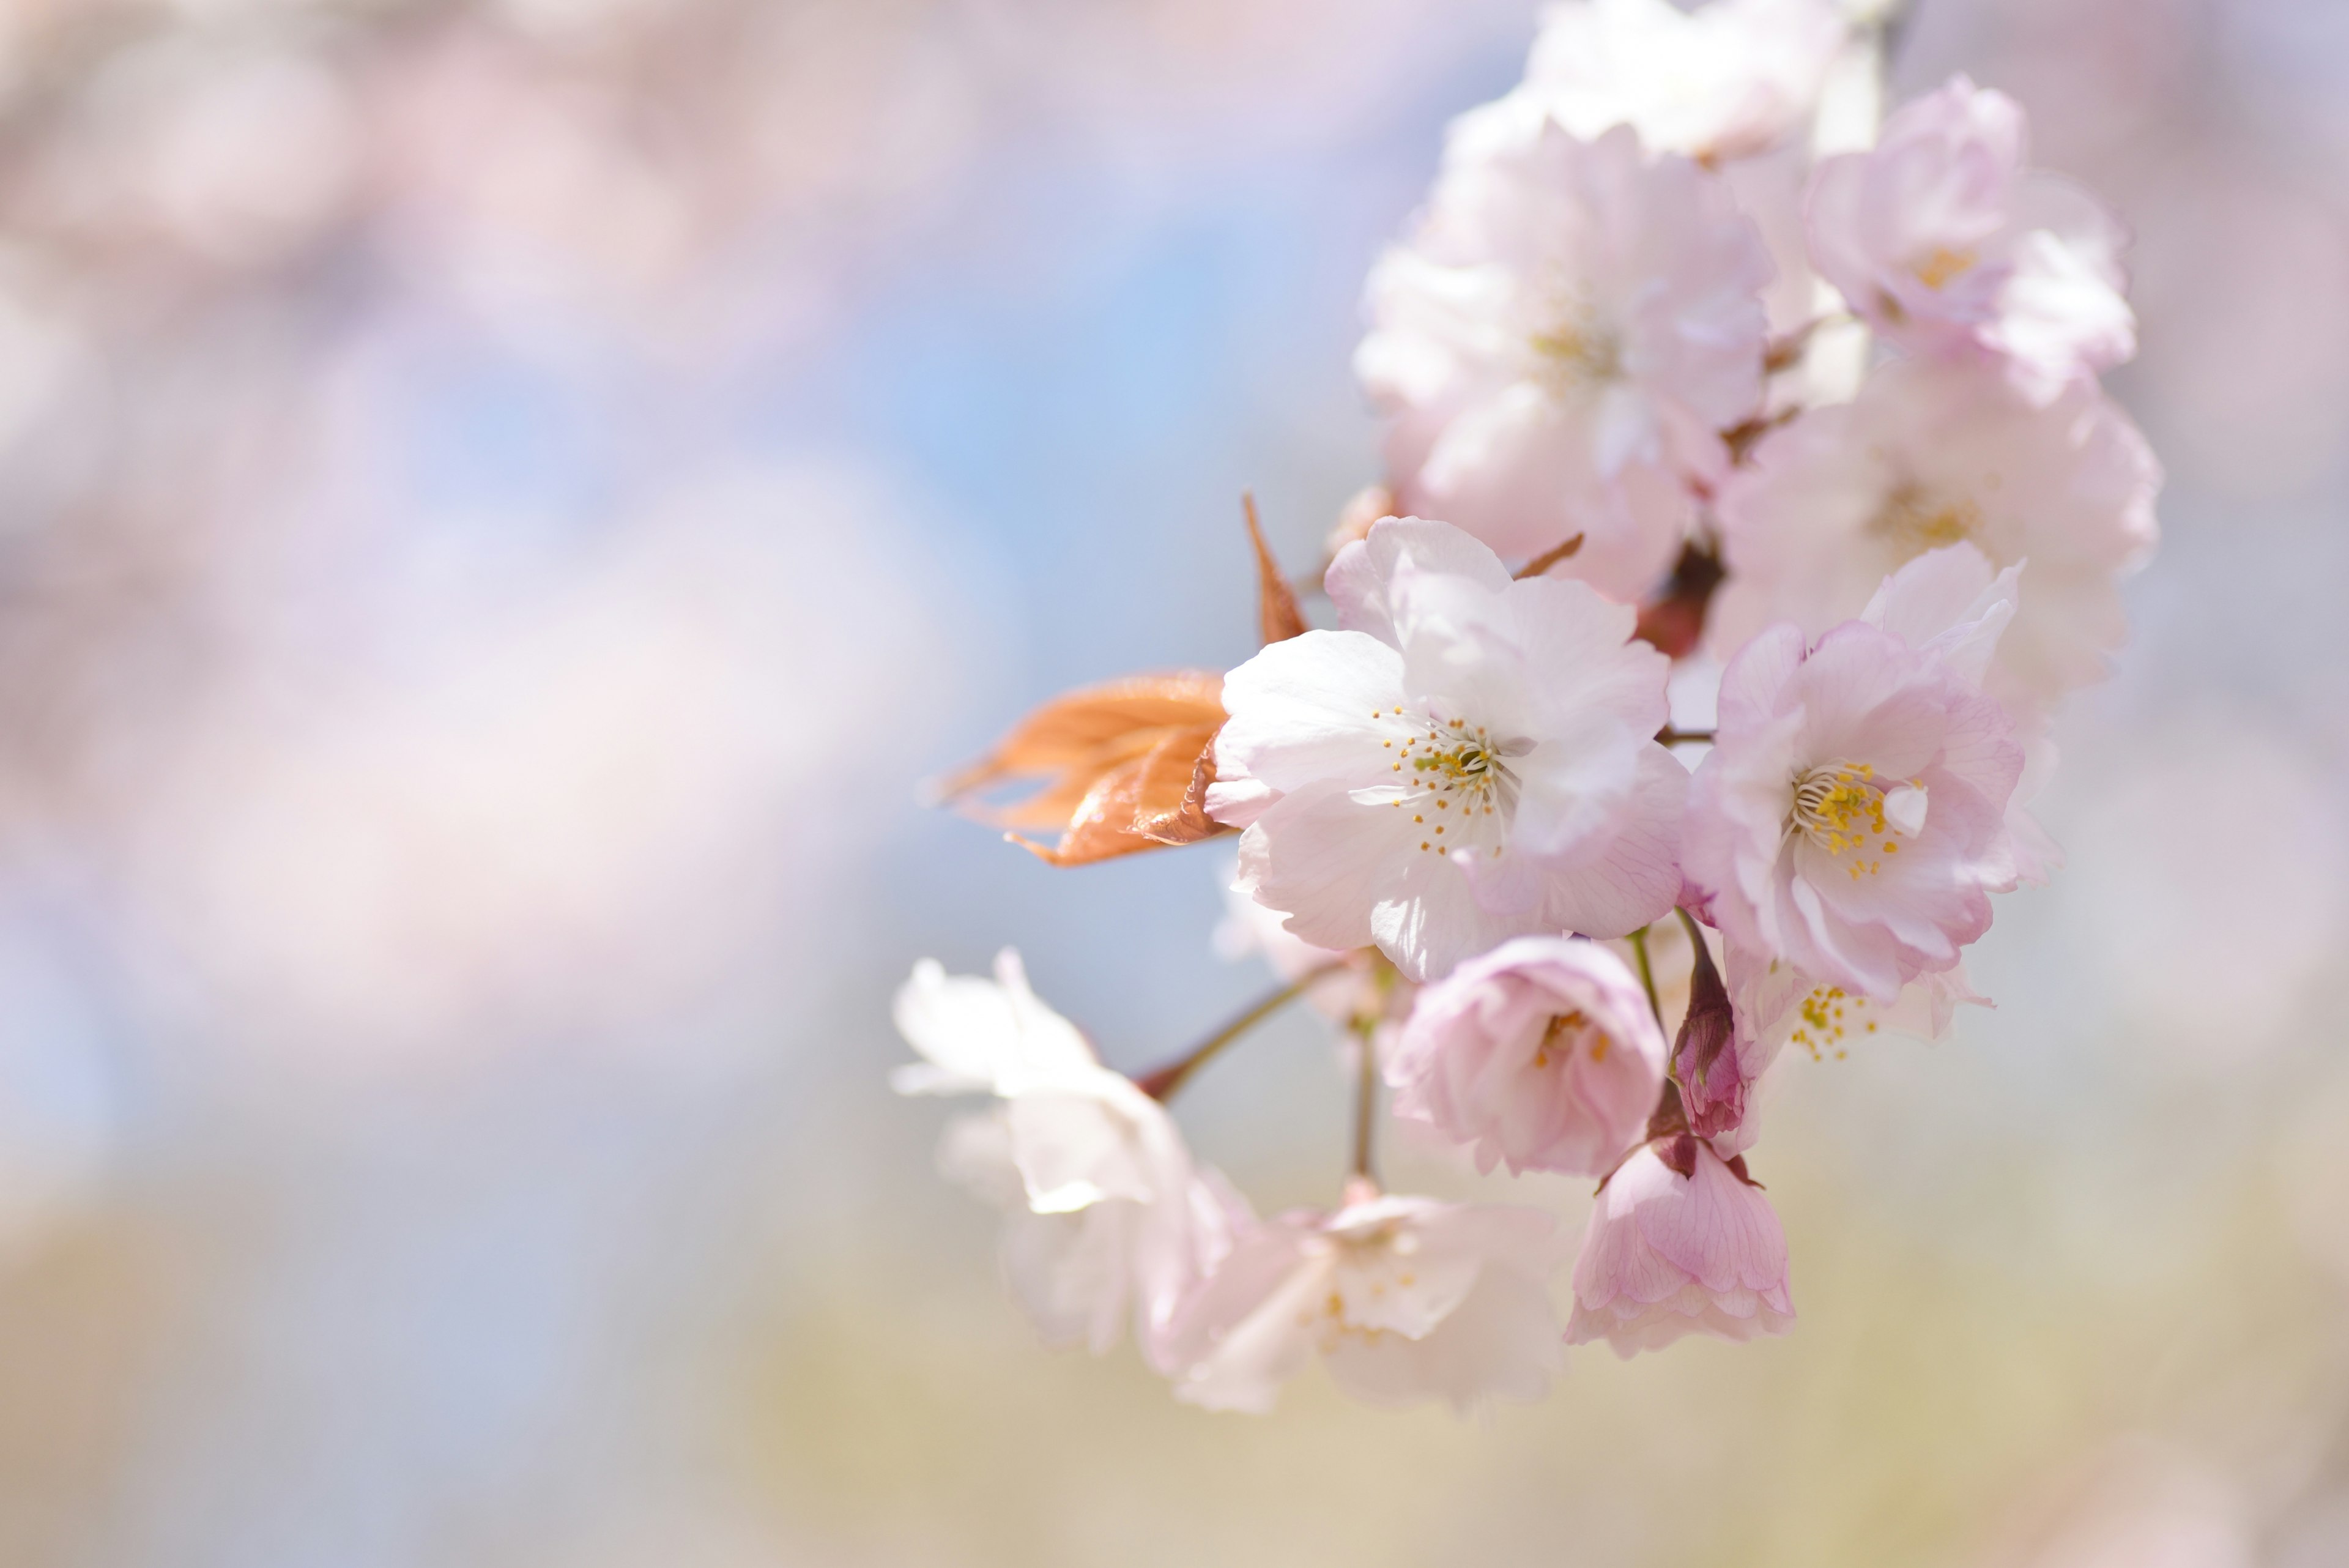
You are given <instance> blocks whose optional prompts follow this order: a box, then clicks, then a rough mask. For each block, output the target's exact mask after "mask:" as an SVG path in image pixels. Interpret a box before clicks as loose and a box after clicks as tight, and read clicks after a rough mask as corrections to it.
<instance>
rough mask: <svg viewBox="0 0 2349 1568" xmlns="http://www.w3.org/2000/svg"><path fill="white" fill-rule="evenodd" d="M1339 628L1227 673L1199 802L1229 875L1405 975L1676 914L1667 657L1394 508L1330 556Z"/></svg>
mask: <svg viewBox="0 0 2349 1568" xmlns="http://www.w3.org/2000/svg"><path fill="white" fill-rule="evenodd" d="M1328 587H1329V590H1330V597H1331V599H1332V601H1333V602H1334V603H1335V604H1336V606H1337V607H1338V612H1339V618H1340V626H1341V629H1340V630H1336V631H1309V632H1307V633H1306V634H1305V635H1304V636H1302V637H1298V638H1292V639H1288V641H1285V642H1278V643H1274V644H1273V645H1272V646H1270V647H1268V648H1267V649H1264V650H1263V651H1262V652H1261V653H1258V654H1257V656H1256V657H1255V658H1254V659H1250V660H1248V662H1247V663H1246V664H1244V665H1242V666H1240V667H1239V668H1238V669H1237V670H1234V671H1232V672H1231V674H1230V675H1229V676H1228V677H1227V678H1226V680H1225V683H1224V702H1225V706H1226V708H1227V709H1228V710H1229V711H1230V713H1231V717H1230V719H1229V720H1228V721H1227V722H1226V724H1225V726H1224V729H1223V732H1222V733H1221V735H1220V736H1219V737H1218V738H1217V741H1216V778H1217V783H1216V785H1215V787H1214V788H1213V789H1212V790H1210V791H1209V792H1208V795H1207V809H1208V810H1209V812H1210V813H1212V814H1213V815H1215V816H1216V818H1217V819H1218V820H1220V821H1224V822H1227V823H1232V824H1234V825H1236V826H1245V827H1246V828H1247V832H1246V833H1245V834H1244V835H1243V836H1242V837H1241V840H1240V851H1239V886H1240V887H1241V888H1244V889H1245V890H1247V892H1248V893H1249V894H1250V895H1251V896H1252V897H1254V898H1256V899H1257V902H1259V903H1262V904H1264V905H1266V906H1267V907H1268V908H1270V909H1277V910H1279V911H1280V912H1281V913H1283V914H1284V915H1286V916H1287V917H1288V919H1287V929H1288V931H1289V932H1290V933H1291V934H1293V935H1295V936H1297V937H1299V938H1300V939H1302V940H1305V941H1308V942H1310V943H1312V944H1314V945H1315V946H1318V947H1324V948H1331V949H1340V950H1342V949H1347V948H1356V947H1363V946H1368V945H1371V944H1372V943H1375V944H1376V945H1377V946H1378V947H1379V948H1380V949H1381V950H1383V951H1384V952H1385V953H1386V954H1387V956H1388V957H1389V958H1390V959H1392V961H1394V963H1395V966H1396V967H1397V968H1398V969H1400V970H1402V971H1403V973H1404V974H1405V975H1407V976H1409V977H1410V978H1412V979H1413V980H1429V979H1433V978H1437V977H1440V976H1441V975H1443V974H1444V973H1446V972H1448V971H1450V970H1451V969H1452V968H1453V966H1454V965H1455V964H1457V963H1458V962H1460V961H1462V960H1463V959H1465V958H1468V957H1471V956H1472V955H1474V954H1475V953H1479V952H1482V951H1484V950H1486V949H1488V948H1491V947H1493V946H1494V945H1495V943H1497V942H1499V941H1501V940H1505V939H1506V938H1508V937H1511V936H1517V935H1524V934H1528V933H1532V932H1537V931H1552V932H1556V931H1565V930H1573V931H1580V932H1582V933H1584V934H1586V935H1593V936H1619V935H1621V934H1622V933H1624V932H1626V931H1629V930H1631V929H1635V928H1637V927H1640V926H1641V925H1644V924H1646V923H1647V922H1648V921H1650V920H1652V919H1655V918H1656V917H1657V916H1659V915H1661V914H1662V913H1663V912H1664V911H1665V910H1667V909H1670V908H1671V904H1672V899H1673V898H1674V896H1675V895H1676V894H1677V893H1678V891H1679V889H1680V879H1681V878H1680V869H1679V866H1678V863H1677V859H1676V857H1675V854H1674V842H1675V839H1676V836H1677V832H1678V822H1679V812H1680V807H1681V803H1682V799H1683V797H1684V794H1685V790H1686V786H1687V774H1685V773H1684V772H1683V771H1682V768H1681V765H1680V763H1677V762H1675V761H1674V760H1673V759H1672V757H1671V754H1670V753H1668V752H1666V751H1665V750H1664V749H1663V748H1662V747H1661V746H1659V745H1657V744H1656V743H1655V742H1654V740H1653V736H1654V735H1655V733H1656V732H1657V730H1658V729H1659V728H1660V727H1661V725H1662V723H1663V722H1664V717H1665V702H1664V678H1665V674H1666V672H1667V669H1668V661H1667V660H1666V659H1664V657H1663V656H1662V655H1661V654H1660V653H1658V652H1657V651H1656V650H1655V649H1652V648H1649V647H1647V646H1646V645H1645V644H1639V643H1633V642H1631V641H1630V633H1631V628H1632V621H1633V615H1632V611H1631V610H1630V608H1629V607H1625V606H1619V605H1614V604H1610V603H1609V602H1608V601H1607V600H1605V599H1603V598H1601V597H1599V595H1598V594H1596V593H1595V592H1593V591H1592V590H1591V589H1590V588H1589V587H1588V586H1587V585H1584V584H1581V583H1576V582H1571V581H1565V580H1560V579H1555V578H1537V579H1533V580H1529V581H1526V582H1516V581H1512V580H1511V578H1510V576H1509V575H1508V573H1507V571H1506V569H1505V568H1504V567H1503V566H1501V563H1500V561H1499V560H1498V559H1497V558H1496V557H1495V556H1494V555H1493V553H1492V552H1491V551H1490V550H1487V549H1485V547H1484V546H1483V545H1478V544H1477V543H1476V542H1475V540H1473V539H1470V538H1469V537H1468V536H1467V535H1464V534H1462V533H1461V532H1460V531H1459V530H1457V529H1455V528H1452V527H1449V526H1447V525H1446V524H1441V523H1432V522H1423V521H1421V520H1420V519H1417V518H1390V519H1387V520H1385V521H1383V522H1381V523H1379V524H1376V525H1375V526H1373V527H1372V528H1371V533H1370V535H1369V536H1368V537H1367V538H1366V539H1363V540H1361V541H1358V542H1357V543H1355V544H1353V545H1348V546H1347V547H1346V548H1345V549H1344V550H1342V551H1340V553H1339V556H1338V558H1337V560H1336V561H1335V562H1334V563H1332V565H1331V566H1330V572H1329V577H1328Z"/></svg>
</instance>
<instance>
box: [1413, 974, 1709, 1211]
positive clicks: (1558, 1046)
mask: <svg viewBox="0 0 2349 1568" xmlns="http://www.w3.org/2000/svg"><path fill="white" fill-rule="evenodd" d="M1386 1077H1387V1082H1388V1083H1389V1084H1390V1085H1392V1086H1393V1088H1394V1090H1395V1096H1394V1113H1395V1115H1397V1116H1402V1117H1404V1118H1405V1119H1407V1120H1413V1121H1419V1122H1424V1123H1426V1124H1427V1125H1428V1126H1430V1127H1434V1128H1435V1129H1436V1130H1437V1131H1439V1132H1442V1133H1444V1134H1445V1135H1447V1136H1448V1137H1453V1138H1455V1139H1457V1140H1459V1141H1460V1142H1462V1143H1464V1144H1473V1145H1474V1146H1475V1158H1476V1168H1478V1169H1479V1170H1484V1171H1489V1170H1491V1169H1492V1168H1493V1167H1494V1166H1495V1164H1500V1163H1506V1164H1507V1166H1508V1168H1509V1169H1510V1170H1511V1171H1513V1172H1515V1171H1523V1170H1557V1171H1565V1172H1568V1174H1572V1175H1578V1176H1600V1175H1604V1174H1605V1173H1606V1172H1607V1171H1608V1170H1609V1169H1610V1168H1613V1166H1614V1164H1615V1162H1616V1161H1617V1160H1619V1159H1620V1158H1622V1156H1623V1152H1624V1151H1625V1150H1626V1149H1628V1148H1630V1147H1631V1146H1632V1144H1634V1143H1636V1142H1638V1141H1639V1137H1640V1131H1641V1129H1642V1128H1644V1127H1646V1126H1647V1122H1648V1113H1649V1112H1650V1111H1651V1110H1652V1109H1654V1107H1655V1104H1656V1093H1657V1091H1658V1090H1659V1089H1660V1088H1661V1087H1662V1086H1663V1081H1664V1037H1663V1032H1662V1031H1661V1029H1660V1028H1659V1027H1658V1026H1657V1023H1656V1020H1655V1017H1654V1015H1653V1014H1652V1013H1651V1012H1650V1011H1649V1009H1648V999H1647V997H1646V996H1645V994H1643V993H1642V992H1641V991H1640V982H1639V981H1638V980H1637V979H1635V978H1634V977H1633V976H1632V974H1631V971H1630V970H1628V969H1626V968H1624V967H1623V962H1622V961H1621V960H1620V959H1618V958H1617V957H1616V956H1615V955H1614V954H1613V953H1610V952H1609V951H1608V950H1606V949H1604V948H1602V947H1599V945H1598V944H1596V943H1595V942H1590V941H1587V940H1580V939H1576V938H1566V937H1519V938H1517V939H1516V940H1514V941H1508V942H1504V943H1503V944H1502V945H1501V946H1499V947H1497V948H1495V949H1494V950H1492V951H1491V952H1489V953H1485V954H1484V955H1483V956H1482V957H1479V958H1474V959H1470V960H1469V961H1467V962H1465V963H1464V964H1462V965H1461V966H1460V967H1459V968H1458V969H1455V970H1454V971H1452V972H1451V974H1449V975H1448V976H1446V977H1445V978H1444V980H1442V981H1438V982H1437V983H1435V984H1434V985H1432V986H1430V987H1428V988H1427V989H1426V990H1424V991H1423V992H1421V993H1420V996H1419V1001H1418V1002H1417V1004H1416V1005H1415V1006H1414V1007H1413V1009H1412V1014H1411V1018H1410V1020H1409V1022H1407V1023H1405V1024H1404V1025H1403V1029H1402V1035H1401V1037H1400V1038H1399V1039H1398V1041H1397V1042H1396V1047H1395V1050H1394V1053H1393V1054H1392V1056H1390V1057H1389V1059H1388V1061H1387V1066H1386Z"/></svg>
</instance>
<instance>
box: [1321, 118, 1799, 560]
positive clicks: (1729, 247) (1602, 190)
mask: <svg viewBox="0 0 2349 1568" xmlns="http://www.w3.org/2000/svg"><path fill="white" fill-rule="evenodd" d="M1770 275H1771V267H1770V260H1769V256H1768V254H1767V253H1766V252H1765V251H1764V248H1763V244H1762V241H1761V238H1760V236H1759V235H1758V234H1755V233H1754V227H1753V225H1752V224H1751V223H1748V222H1747V221H1746V220H1745V219H1744V217H1742V216H1741V215H1740V214H1739V213H1737V211H1736V209H1735V207H1734V205H1733V203H1732V202H1731V201H1730V198H1729V195H1728V193H1727V192H1725V191H1724V190H1723V188H1722V187H1721V185H1720V183H1719V182H1718V181H1717V180H1716V179H1715V178H1714V177H1713V176H1712V175H1711V174H1709V173H1707V172H1706V171H1703V170H1702V169H1700V168H1698V167H1697V166H1696V165H1695V164H1693V163H1692V162H1690V161H1688V160H1686V159H1683V158H1678V157H1672V156H1669V155H1668V156H1662V157H1651V156H1649V155H1648V154H1647V153H1646V152H1644V151H1642V150H1641V148H1640V139H1639V136H1638V134H1637V133H1636V132H1634V131H1632V130H1630V129H1628V128H1623V129H1619V130H1612V131H1609V132H1608V133H1607V134H1605V135H1604V136H1601V137H1599V139H1598V140H1595V141H1580V140H1576V139H1575V138H1574V137H1572V136H1569V135H1568V134H1567V133H1566V132H1565V131H1564V130H1559V129H1558V128H1557V126H1555V125H1547V126H1545V127H1544V128H1543V129H1542V130H1541V131H1540V132H1539V133H1538V134H1537V135H1536V136H1535V137H1533V138H1532V139H1530V140H1528V141H1527V142H1526V144H1525V145H1524V146H1522V147H1515V148H1507V149H1500V150H1496V151H1494V152H1493V154H1492V155H1491V156H1490V157H1488V158H1484V159H1479V160H1474V161H1464V162H1459V163H1456V164H1455V165H1454V167H1452V168H1450V169H1448V170H1447V171H1445V173H1444V176H1443V178H1442V179H1441V181H1440V182H1438V185H1437V188H1436V190H1435V192H1434V194H1433V197H1432V198H1431V201H1430V203H1429V208H1428V211H1427V213H1426V215H1425V217H1424V218H1423V221H1422V223H1421V226H1420V229H1419V233H1418V234H1417V236H1416V237H1415V239H1414V240H1413V243H1412V244H1410V245H1408V246H1406V247H1403V248H1401V249H1398V250H1395V251H1392V252H1390V253H1389V254H1387V255H1386V256H1385V257H1384V258H1383V259H1382V260H1381V262H1380V263H1379V265H1377V267H1376V268H1375V269H1374V270H1373V271H1372V273H1371V281H1370V286H1369V308H1370V313H1371V322H1372V326H1371V333H1370V335H1369V337H1366V338H1365V339H1364V340H1363V342H1362V345H1361V349H1360V351H1359V352H1358V353H1357V355H1356V357H1355V368H1356V369H1357V371H1358V372H1359V373H1360V375H1361V379H1362V381H1363V384H1364V386H1365V387H1366V388H1368V389H1369V391H1370V393H1371V399H1372V400H1373V401H1374V402H1376V403H1377V404H1378V406H1379V407H1380V409H1381V410H1382V411H1383V412H1385V413H1386V414H1387V415H1388V416H1389V417H1390V422H1389V426H1388V432H1387V441H1386V458H1387V473H1388V483H1390V484H1391V485H1392V488H1393V491H1394V493H1395V495H1396V498H1397V504H1398V505H1399V506H1401V507H1406V508H1409V509H1412V510H1414V511H1418V512H1423V513H1425V514H1429V515H1432V516H1442V517H1445V518H1449V519H1450V520H1452V521H1453V522H1454V523H1455V524H1458V525H1459V526H1460V527H1462V528H1464V529H1465V530H1467V531H1468V532H1469V533H1471V534H1473V535H1475V536H1476V537H1478V538H1479V539H1482V540H1483V541H1485V543H1486V544H1487V545H1491V546H1492V547H1493V548H1494V549H1495V550H1496V551H1498V552H1500V553H1501V554H1502V555H1505V556H1512V557H1517V558H1523V557H1527V556H1536V555H1538V554H1540V553H1542V552H1544V551H1547V550H1548V549H1550V548H1552V547H1553V546H1556V545H1560V544H1562V543H1564V542H1565V541H1566V540H1568V539H1569V538H1571V537H1573V536H1575V535H1581V536H1582V540H1583V543H1582V545H1581V547H1580V549H1579V551H1578V553H1577V554H1576V555H1575V556H1573V557H1572V558H1571V559H1570V560H1568V561H1566V562H1565V563H1563V564H1562V565H1561V566H1560V567H1559V568H1558V569H1559V570H1560V571H1562V572H1564V573H1566V574H1568V575H1570V576H1579V577H1581V578H1583V579H1584V580H1586V581H1588V582H1590V583H1592V584H1595V585H1597V586H1598V587H1600V588H1601V589H1602V590H1603V591H1605V592H1607V593H1608V594H1609V595H1610V596H1612V597H1618V598H1636V597H1639V596H1640V594H1642V593H1644V592H1645V591H1646V590H1647V589H1648V588H1649V587H1651V586H1652V585H1653V584H1654V582H1655V580H1656V579H1657V578H1658V577H1659V576H1661V575H1662V573H1663V571H1664V570H1665V568H1666V567H1668V566H1670V565H1671V561H1672V557H1673V556H1674V554H1675V553H1676V551H1677V550H1678V548H1679V546H1680V543H1681V539H1682V535H1683V534H1684V532H1685V531H1686V527H1687V524H1688V522H1689V519H1690V516H1691V513H1692V503H1691V501H1690V498H1689V494H1688V492H1687V487H1686V483H1685V481H1686V479H1687V477H1688V476H1690V475H1692V474H1695V475H1702V476H1711V475H1714V474H1717V473H1718V472H1721V470H1722V468H1723V465H1724V462H1725V456H1724V449H1723V445H1722V441H1721V438H1720V435H1719V432H1720V431H1723V430H1725V429H1728V428H1729V427H1731V426H1733V425H1735V424H1737V423H1738V422H1739V421H1742V420H1744V419H1745V418H1746V417H1747V416H1748V415H1750V414H1752V413H1753V412H1754V410H1756V409H1757V408H1759V406H1760V404H1761V400H1762V382H1763V372H1762V360H1763V354H1764V347H1765V345H1764V338H1765V336H1766V330H1767V328H1766V323H1765V320H1764V311H1763V306H1762V301H1761V291H1762V289H1763V287H1764V285H1766V284H1767V283H1768V282H1769V280H1770Z"/></svg>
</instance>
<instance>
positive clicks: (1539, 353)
mask: <svg viewBox="0 0 2349 1568" xmlns="http://www.w3.org/2000/svg"><path fill="white" fill-rule="evenodd" d="M1534 319H1535V320H1536V321H1537V322H1539V323H1540V324H1541V325H1540V326H1539V327H1537V330H1535V331H1534V332H1533V333H1532V334H1531V335H1530V336H1528V337H1527V338H1526V345H1527V346H1528V347H1529V348H1532V349H1533V351H1534V362H1535V372H1534V374H1535V379H1537V380H1539V381H1540V382H1541V383H1542V384H1543V385H1544V386H1546V387H1547V388H1548V389H1549V390H1550V391H1551V392H1553V393H1555V394H1557V395H1558V396H1561V397H1564V396H1569V395H1572V394H1574V393H1577V392H1580V391H1584V390H1587V389H1589V388H1591V387H1595V386H1598V385H1599V384H1601V383H1603V382H1607V381H1614V380H1619V379H1622V375H1623V340H1622V337H1621V335H1620V334H1619V333H1618V332H1617V331H1616V330H1615V328H1614V327H1611V326H1609V324H1608V322H1607V320H1606V319H1605V318H1604V317H1601V316H1600V315H1599V311H1598V310H1596V309H1595V308H1593V307H1592V306H1591V305H1590V304H1589V303H1588V300H1586V299H1584V298H1583V297H1582V296H1581V291H1580V290H1579V289H1578V288H1577V287H1575V286H1572V285H1570V284H1566V283H1563V282H1561V283H1560V284H1559V285H1558V286H1557V287H1555V288H1552V289H1550V290H1548V291H1547V297H1545V298H1544V299H1543V300H1542V301H1541V303H1540V304H1539V305H1538V306H1537V314H1536V315H1535V317H1534Z"/></svg>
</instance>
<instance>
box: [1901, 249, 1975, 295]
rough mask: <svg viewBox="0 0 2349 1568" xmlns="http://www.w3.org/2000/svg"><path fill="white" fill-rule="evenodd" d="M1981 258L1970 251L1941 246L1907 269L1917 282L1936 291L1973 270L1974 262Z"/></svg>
mask: <svg viewBox="0 0 2349 1568" xmlns="http://www.w3.org/2000/svg"><path fill="white" fill-rule="evenodd" d="M1981 260H1982V258H1981V257H1980V256H1978V255H1976V254H1974V253H1973V252H1971V251H1953V250H1951V249H1949V248H1948V247H1947V246H1943V247H1942V248H1941V249H1939V250H1937V251H1935V252H1934V253H1933V254H1931V255H1929V256H1927V257H1926V258H1925V259H1924V260H1923V261H1920V262H1919V263H1918V264H1917V265H1915V266H1913V267H1911V268H1909V271H1911V272H1913V273H1915V274H1916V275H1917V281H1918V282H1919V283H1921V284H1923V285H1924V286H1926V287H1927V288H1930V289H1933V290H1935V291H1936V292H1938V291H1940V290H1941V289H1943V288H1946V287H1948V286H1950V285H1951V283H1952V282H1954V281H1956V280H1957V279H1959V278H1961V277H1963V276H1964V275H1966V274H1968V273H1970V272H1971V271H1973V270H1974V264H1975V263H1977V262H1979V261H1981Z"/></svg>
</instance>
